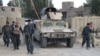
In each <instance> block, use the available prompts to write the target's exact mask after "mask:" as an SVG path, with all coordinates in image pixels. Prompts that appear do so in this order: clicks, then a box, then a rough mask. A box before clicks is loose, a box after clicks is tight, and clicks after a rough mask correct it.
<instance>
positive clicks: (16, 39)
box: [13, 22, 23, 50]
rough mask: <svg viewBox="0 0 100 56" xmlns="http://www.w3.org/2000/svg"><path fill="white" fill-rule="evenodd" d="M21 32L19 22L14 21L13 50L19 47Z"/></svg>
mask: <svg viewBox="0 0 100 56" xmlns="http://www.w3.org/2000/svg"><path fill="white" fill-rule="evenodd" d="M21 32H23V31H22V28H21V27H20V26H19V23H18V22H16V24H15V26H14V30H13V36H14V37H13V44H14V50H16V49H19V45H20V33H21Z"/></svg>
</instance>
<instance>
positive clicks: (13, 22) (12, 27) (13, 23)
mask: <svg viewBox="0 0 100 56" xmlns="http://www.w3.org/2000/svg"><path fill="white" fill-rule="evenodd" d="M14 26H15V21H12V24H11V26H10V27H11V43H13V37H14V36H13V30H14Z"/></svg>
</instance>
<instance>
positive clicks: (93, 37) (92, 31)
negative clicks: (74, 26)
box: [90, 22, 95, 48]
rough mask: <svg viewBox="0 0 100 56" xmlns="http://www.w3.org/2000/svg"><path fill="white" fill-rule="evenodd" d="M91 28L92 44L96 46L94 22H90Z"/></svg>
mask: <svg viewBox="0 0 100 56" xmlns="http://www.w3.org/2000/svg"><path fill="white" fill-rule="evenodd" d="M90 29H91V34H90V39H91V44H92V47H94V48H95V46H94V42H95V36H94V34H95V31H94V29H93V22H90Z"/></svg>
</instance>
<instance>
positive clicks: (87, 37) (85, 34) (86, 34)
mask: <svg viewBox="0 0 100 56" xmlns="http://www.w3.org/2000/svg"><path fill="white" fill-rule="evenodd" d="M90 32H91V29H90V24H89V23H87V26H86V27H84V29H83V31H82V35H83V41H82V47H83V46H84V44H85V43H86V48H87V49H89V48H90Z"/></svg>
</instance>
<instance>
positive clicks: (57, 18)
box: [34, 8, 77, 48]
mask: <svg viewBox="0 0 100 56" xmlns="http://www.w3.org/2000/svg"><path fill="white" fill-rule="evenodd" d="M47 9H48V8H45V9H43V10H42V12H45V11H46V12H45V13H44V14H43V13H42V14H41V20H35V23H36V29H35V34H34V37H35V39H36V40H38V41H39V42H40V46H41V47H42V48H45V47H47V44H48V43H49V42H51V43H52V42H56V43H57V42H65V43H66V45H67V47H73V45H74V43H75V39H76V36H77V33H76V31H74V30H72V29H68V23H67V22H66V21H64V20H62V13H60V12H56V9H55V8H53V9H52V8H50V9H52V10H51V11H50V12H47ZM53 10H54V11H53Z"/></svg>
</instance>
